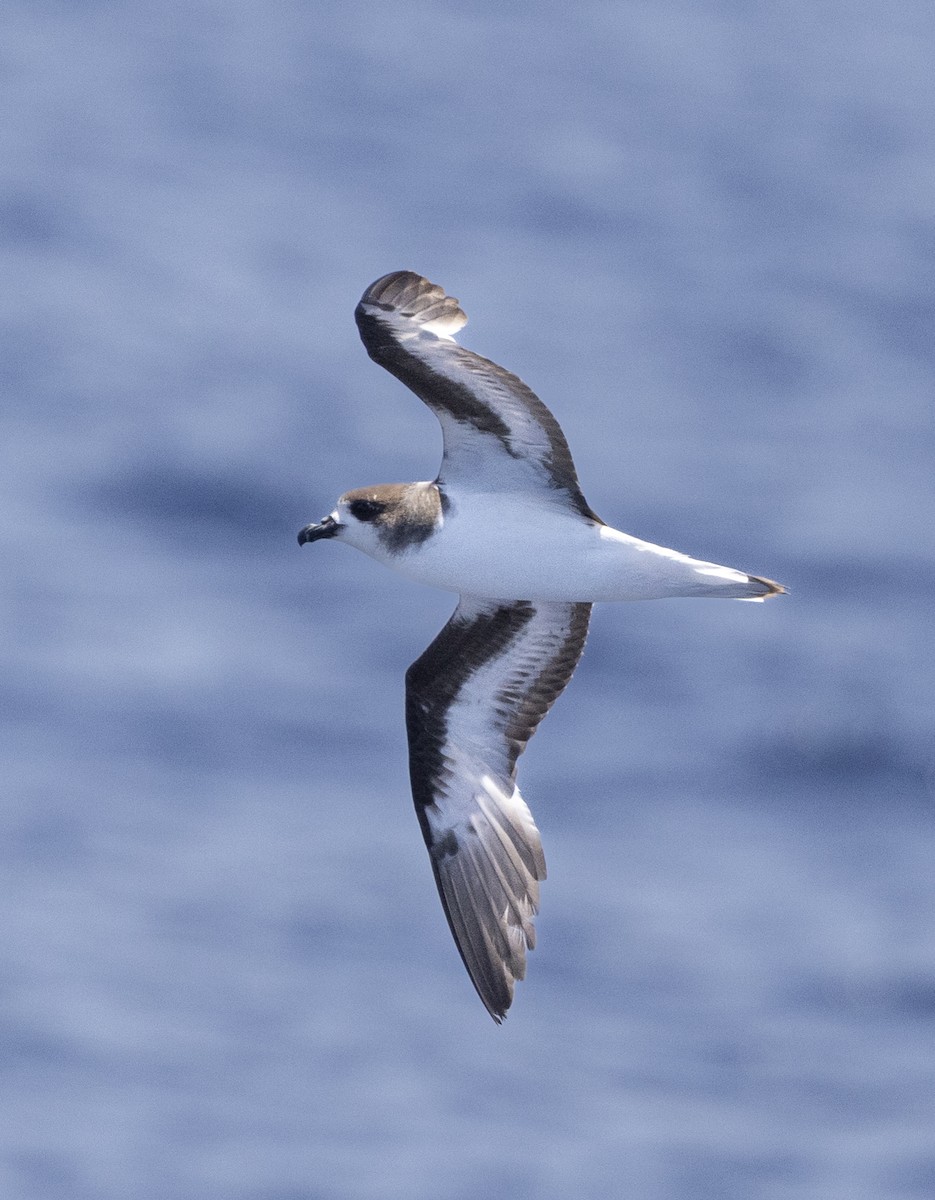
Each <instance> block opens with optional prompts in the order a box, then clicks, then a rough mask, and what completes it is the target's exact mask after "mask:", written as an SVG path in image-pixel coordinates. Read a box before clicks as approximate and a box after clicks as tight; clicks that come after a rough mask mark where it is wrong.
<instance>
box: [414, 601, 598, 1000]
mask: <svg viewBox="0 0 935 1200" xmlns="http://www.w3.org/2000/svg"><path fill="white" fill-rule="evenodd" d="M590 612H591V606H590V604H560V603H539V602H536V603H533V602H531V601H528V600H517V601H496V600H481V599H477V598H475V597H471V596H462V597H461V599H460V601H459V604H458V607H457V608H456V609H455V612H454V614H453V615H452V617H451V620H450V621H449V622H448V624H447V625H446V626H445V628H444V629H443V630H442V631H441V633H440V634H439V635H438V637H437V638H436V639H435V641H434V642H432V644H431V645H430V646H429V648H428V649H427V650H426V651H425V653H424V654H423V655H422V657H421V658H419V659H417V660H416V662H414V663H413V664H412V666H411V667H410V668H409V670H408V672H407V673H406V727H407V730H408V734H409V771H410V776H411V779H412V795H413V799H414V801H415V806H416V812H417V813H418V816H419V823H420V825H421V826H422V833H423V835H424V836H425V842H426V845H427V846H428V850H429V855H430V857H431V860H432V869H433V870H434V872H435V882H436V883H437V884H438V892H439V895H440V896H441V901H442V905H443V906H444V909H445V915H446V916H447V917H448V924H449V925H450V926H451V932H452V934H453V935H454V939H455V942H456V943H457V946H458V949H459V950H460V952H461V957H462V959H463V960H464V965H465V966H466V967H467V969H468V974H469V975H470V976H471V979H472V981H473V983H474V986H475V987H476V988H477V992H478V994H479V995H480V998H481V1000H483V1002H484V1004H485V1005H486V1007H487V1010H488V1012H489V1013H490V1015H491V1016H492V1017H493V1018H494V1020H495V1021H498V1022H499V1021H500V1020H501V1019H502V1018H503V1017H504V1015H505V1014H506V1011H507V1009H508V1008H509V1007H510V1003H511V1002H512V999H513V982H514V980H516V979H522V978H523V976H524V975H525V973H526V949H527V947H528V948H529V949H532V948H533V947H534V945H535V929H534V927H533V922H532V918H533V916H534V915H535V913H536V912H537V911H538V905H539V881H540V880H541V879H544V878H545V858H544V857H543V853H542V843H541V841H540V839H539V831H538V830H537V829H536V826H535V824H534V822H533V819H532V814H531V813H530V811H529V809H528V808H527V807H526V804H525V802H524V800H523V798H522V796H521V795H520V794H519V790H518V789H517V787H516V760H517V759H518V758H519V756H520V754H522V752H523V750H524V749H525V747H526V743H527V742H528V741H529V739H530V738H531V737H532V735H533V734H534V733H535V731H536V727H537V726H538V724H539V722H540V721H541V720H542V718H543V717H544V716H545V714H546V713H547V712H548V710H549V709H550V708H551V706H552V704H553V703H554V701H555V700H556V699H557V697H558V696H559V695H560V694H561V692H562V691H563V689H564V688H565V685H566V684H567V683H568V680H569V679H570V678H571V675H572V672H573V671H574V669H575V666H576V665H577V662H578V659H579V658H580V657H581V652H582V650H583V649H584V642H585V638H586V637H587V632H588V618H589V616H590Z"/></svg>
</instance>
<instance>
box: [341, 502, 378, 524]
mask: <svg viewBox="0 0 935 1200" xmlns="http://www.w3.org/2000/svg"><path fill="white" fill-rule="evenodd" d="M385 507H386V506H385V505H383V504H381V503H380V501H379V500H352V501H351V502H350V504H349V505H348V508H349V509H350V513H351V516H352V517H354V518H355V519H356V520H358V521H373V520H375V518H377V517H378V516H379V515H380V513H381V512H383V510H384V508H385Z"/></svg>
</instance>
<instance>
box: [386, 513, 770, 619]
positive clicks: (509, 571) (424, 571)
mask: <svg viewBox="0 0 935 1200" xmlns="http://www.w3.org/2000/svg"><path fill="white" fill-rule="evenodd" d="M370 553H374V552H373V551H372V550H371V551H370ZM374 557H378V558H380V560H381V561H383V562H385V563H386V565H387V566H390V567H392V568H393V569H394V570H397V571H400V572H402V574H404V575H406V576H408V577H409V578H411V579H416V580H418V581H419V582H421V583H427V584H431V585H433V586H435V587H440V588H444V589H445V590H447V591H452V592H458V593H466V594H469V595H475V596H487V597H491V598H493V599H503V600H563V601H601V600H648V599H655V598H660V597H664V596H701V595H720V596H725V597H727V596H731V595H736V596H744V595H751V594H752V593H751V591H750V589H749V582H748V577H747V575H746V574H744V573H743V572H740V571H734V570H732V569H731V568H729V567H719V566H717V565H716V564H713V563H706V562H701V561H700V560H698V559H693V558H689V557H688V556H687V555H684V554H679V553H678V552H677V551H675V550H667V549H665V548H664V547H662V546H654V545H653V544H652V543H650V542H642V541H640V540H639V539H638V538H634V537H630V536H629V535H628V534H626V533H621V532H620V531H619V530H616V529H612V528H610V526H607V525H596V524H593V523H591V522H589V521H586V520H585V519H583V518H582V517H580V516H578V515H577V514H575V513H570V512H568V511H567V510H566V509H563V508H560V507H558V506H543V505H542V504H527V503H525V501H524V500H523V499H522V498H521V497H515V496H510V497H505V496H502V495H501V496H490V495H486V494H476V495H472V496H463V497H461V498H460V501H459V502H457V503H453V504H452V505H451V508H450V509H449V512H448V514H447V515H446V517H445V521H444V525H443V526H442V527H441V528H440V529H439V530H438V532H437V533H435V534H433V535H432V537H430V538H428V539H427V540H426V541H424V542H422V543H421V544H419V545H416V546H412V547H410V548H409V549H407V550H405V551H404V552H403V553H402V554H389V553H386V554H381V553H376V554H374Z"/></svg>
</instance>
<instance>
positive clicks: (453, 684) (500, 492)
mask: <svg viewBox="0 0 935 1200" xmlns="http://www.w3.org/2000/svg"><path fill="white" fill-rule="evenodd" d="M355 317H356V320H357V327H358V329H359V330H360V336H361V339H362V341H363V343H364V346H365V347H366V350H367V353H368V354H369V355H370V357H371V358H372V359H373V360H374V361H375V362H377V363H379V364H380V366H381V367H385V368H386V370H387V371H389V372H390V373H391V374H393V375H395V376H396V378H397V379H399V380H401V381H402V382H403V383H404V384H406V386H407V387H408V388H410V389H411V390H412V391H413V392H415V394H416V395H417V396H418V397H419V398H420V399H421V400H423V401H424V402H425V403H426V404H427V405H428V407H429V408H430V409H431V410H432V412H434V413H435V415H436V416H437V417H438V419H439V421H440V423H441V427H442V433H443V436H444V455H443V457H442V465H441V470H440V471H439V474H438V477H437V479H435V480H434V482H431V483H428V482H426V483H385V484H379V485H377V486H375V487H366V488H356V489H354V490H353V491H350V492H345V494H344V495H343V496H341V497H340V499H339V500H338V502H337V507H336V508H335V509H334V511H333V512H332V513H330V514H329V515H328V516H326V517H324V518H323V519H322V520H321V521H320V522H318V523H316V524H311V525H306V526H305V528H304V529H303V530H302V531H301V532H300V533H299V543H300V545H301V544H303V543H305V542H316V541H321V540H322V539H325V538H336V539H337V540H338V541H342V542H347V543H348V544H349V545H351V546H356V547H357V549H358V550H363V552H364V553H365V554H369V555H370V556H371V557H372V558H375V559H377V560H378V561H379V562H382V563H385V564H386V565H387V566H388V567H393V568H394V569H395V570H397V571H400V572H402V574H404V575H406V576H408V577H409V578H410V579H415V580H418V581H419V582H421V583H428V584H433V585H434V586H436V587H440V588H444V589H446V590H448V591H452V592H457V593H458V595H459V600H458V606H457V608H456V609H455V611H454V613H453V615H452V617H451V619H450V620H449V622H448V624H447V625H446V626H445V627H444V629H443V630H442V631H441V633H439V635H438V637H436V638H435V640H434V641H433V642H432V644H431V645H430V646H429V648H428V649H427V650H426V651H425V653H424V654H423V655H422V656H421V657H420V658H418V659H417V660H416V661H415V662H414V663H413V664H412V666H411V667H410V668H409V670H408V671H407V672H406V729H407V733H408V737H409V772H410V779H411V783H412V796H413V800H414V801H415V807H416V813H417V814H418V818H419V824H420V825H421V827H422V833H423V836H424V837H425V843H426V846H427V847H428V851H429V856H430V858H431V862H432V869H433V871H434V873H435V882H436V884H437V885H438V894H439V896H440V897H441V902H442V906H443V908H444V910H445V915H446V917H447V918H448V924H449V926H450V927H451V932H452V934H453V935H454V939H455V943H456V944H457V947H458V950H459V951H460V953H461V957H462V959H463V960H464V965H465V966H466V967H467V970H468V974H469V975H470V977H471V980H472V982H473V984H474V987H475V988H476V989H477V992H478V995H479V996H480V998H481V1000H482V1001H483V1002H484V1005H485V1006H486V1008H487V1011H488V1012H489V1013H490V1015H491V1016H492V1017H493V1019H494V1020H495V1021H497V1022H499V1021H501V1020H502V1019H503V1017H504V1016H505V1015H506V1012H507V1009H508V1008H509V1007H510V1004H511V1003H512V1000H513V984H514V981H515V980H517V979H522V978H523V977H524V975H525V973H526V950H527V949H530V950H531V949H533V947H534V946H535V940H536V935H535V928H534V926H533V917H534V916H535V914H536V913H537V912H538V908H539V883H540V881H541V880H543V879H544V878H545V858H544V856H543V853H542V843H541V840H540V838H539V831H538V829H537V828H536V825H535V823H534V821H533V818H532V814H531V813H530V811H529V809H528V807H527V806H526V803H525V801H524V800H523V798H522V797H521V796H520V793H519V789H518V788H517V786H516V763H517V759H518V758H519V756H520V755H521V754H522V752H523V750H524V749H525V748H526V743H527V742H528V741H529V739H530V738H531V737H532V735H533V734H534V733H535V731H536V728H537V727H538V725H539V722H540V721H541V720H542V718H543V717H544V716H545V714H546V713H547V712H548V711H549V709H550V708H551V707H552V705H553V703H554V702H555V700H556V699H557V698H558V696H559V695H560V694H561V693H562V691H563V690H564V688H565V685H566V684H567V683H568V680H569V679H570V678H571V675H572V672H573V671H574V669H575V667H576V665H577V663H578V660H579V658H580V657H581V653H582V650H583V649H584V642H585V638H586V636H587V632H588V619H589V617H590V613H591V605H592V604H593V603H594V602H595V601H601V600H649V599H655V598H662V597H665V596H720V597H724V598H729V599H737V600H764V599H766V597H767V596H775V595H777V594H778V593H780V592H783V591H784V590H785V589H784V588H783V587H782V586H781V585H780V584H778V583H773V582H772V581H771V580H769V579H762V578H760V577H759V576H757V575H748V574H746V572H744V571H736V570H733V569H732V568H731V567H721V566H718V565H717V564H716V563H710V562H702V561H700V560H698V559H695V558H689V557H688V555H686V554H680V553H678V552H677V551H675V550H667V549H665V548H664V547H663V546H655V545H653V544H652V543H650V542H643V541H640V539H639V538H635V537H631V536H630V535H629V534H626V533H621V532H620V531H619V530H617V529H613V528H612V527H611V526H610V525H606V524H605V523H604V522H603V521H602V520H601V518H600V517H599V516H598V515H597V514H596V513H595V512H594V511H593V509H592V508H591V507H590V505H589V504H588V502H587V501H586V500H585V498H584V495H583V494H582V492H581V488H580V486H579V484H578V476H577V474H576V472H575V466H574V463H573V462H572V458H571V453H570V451H569V449H568V443H567V442H566V441H565V436H564V434H563V433H562V431H561V428H560V427H559V424H558V422H557V421H556V420H555V418H554V417H553V416H552V414H551V412H550V411H549V410H548V409H547V408H546V406H545V405H544V404H543V403H542V401H541V400H540V399H539V398H538V397H537V396H536V395H534V393H533V392H532V391H530V389H529V388H528V387H527V386H526V384H524V383H523V382H522V381H521V380H520V379H518V378H517V377H516V376H515V375H512V374H510V372H509V371H505V370H504V369H503V368H502V367H499V366H497V365H496V363H493V362H490V361H489V360H488V359H486V358H481V356H480V355H478V354H474V353H473V352H472V351H470V350H465V349H464V348H463V347H461V346H459V345H458V344H457V343H456V342H455V341H454V335H455V334H456V333H457V332H458V330H459V329H460V328H461V327H462V326H463V325H464V324H465V322H466V321H467V317H466V316H465V314H464V313H463V312H462V310H461V307H460V305H459V303H458V301H457V300H455V299H454V297H452V296H448V295H446V294H445V292H444V290H443V289H442V288H440V287H438V286H437V285H435V284H432V283H429V281H428V280H427V279H423V278H422V277H421V276H419V275H416V274H414V273H413V272H412V271H394V272H392V273H391V274H389V275H384V276H383V277H382V278H380V279H378V280H377V281H376V282H375V283H373V284H371V285H370V287H369V288H367V290H366V292H364V295H363V297H362V298H361V301H360V303H359V304H358V306H357V310H356V312H355Z"/></svg>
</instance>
